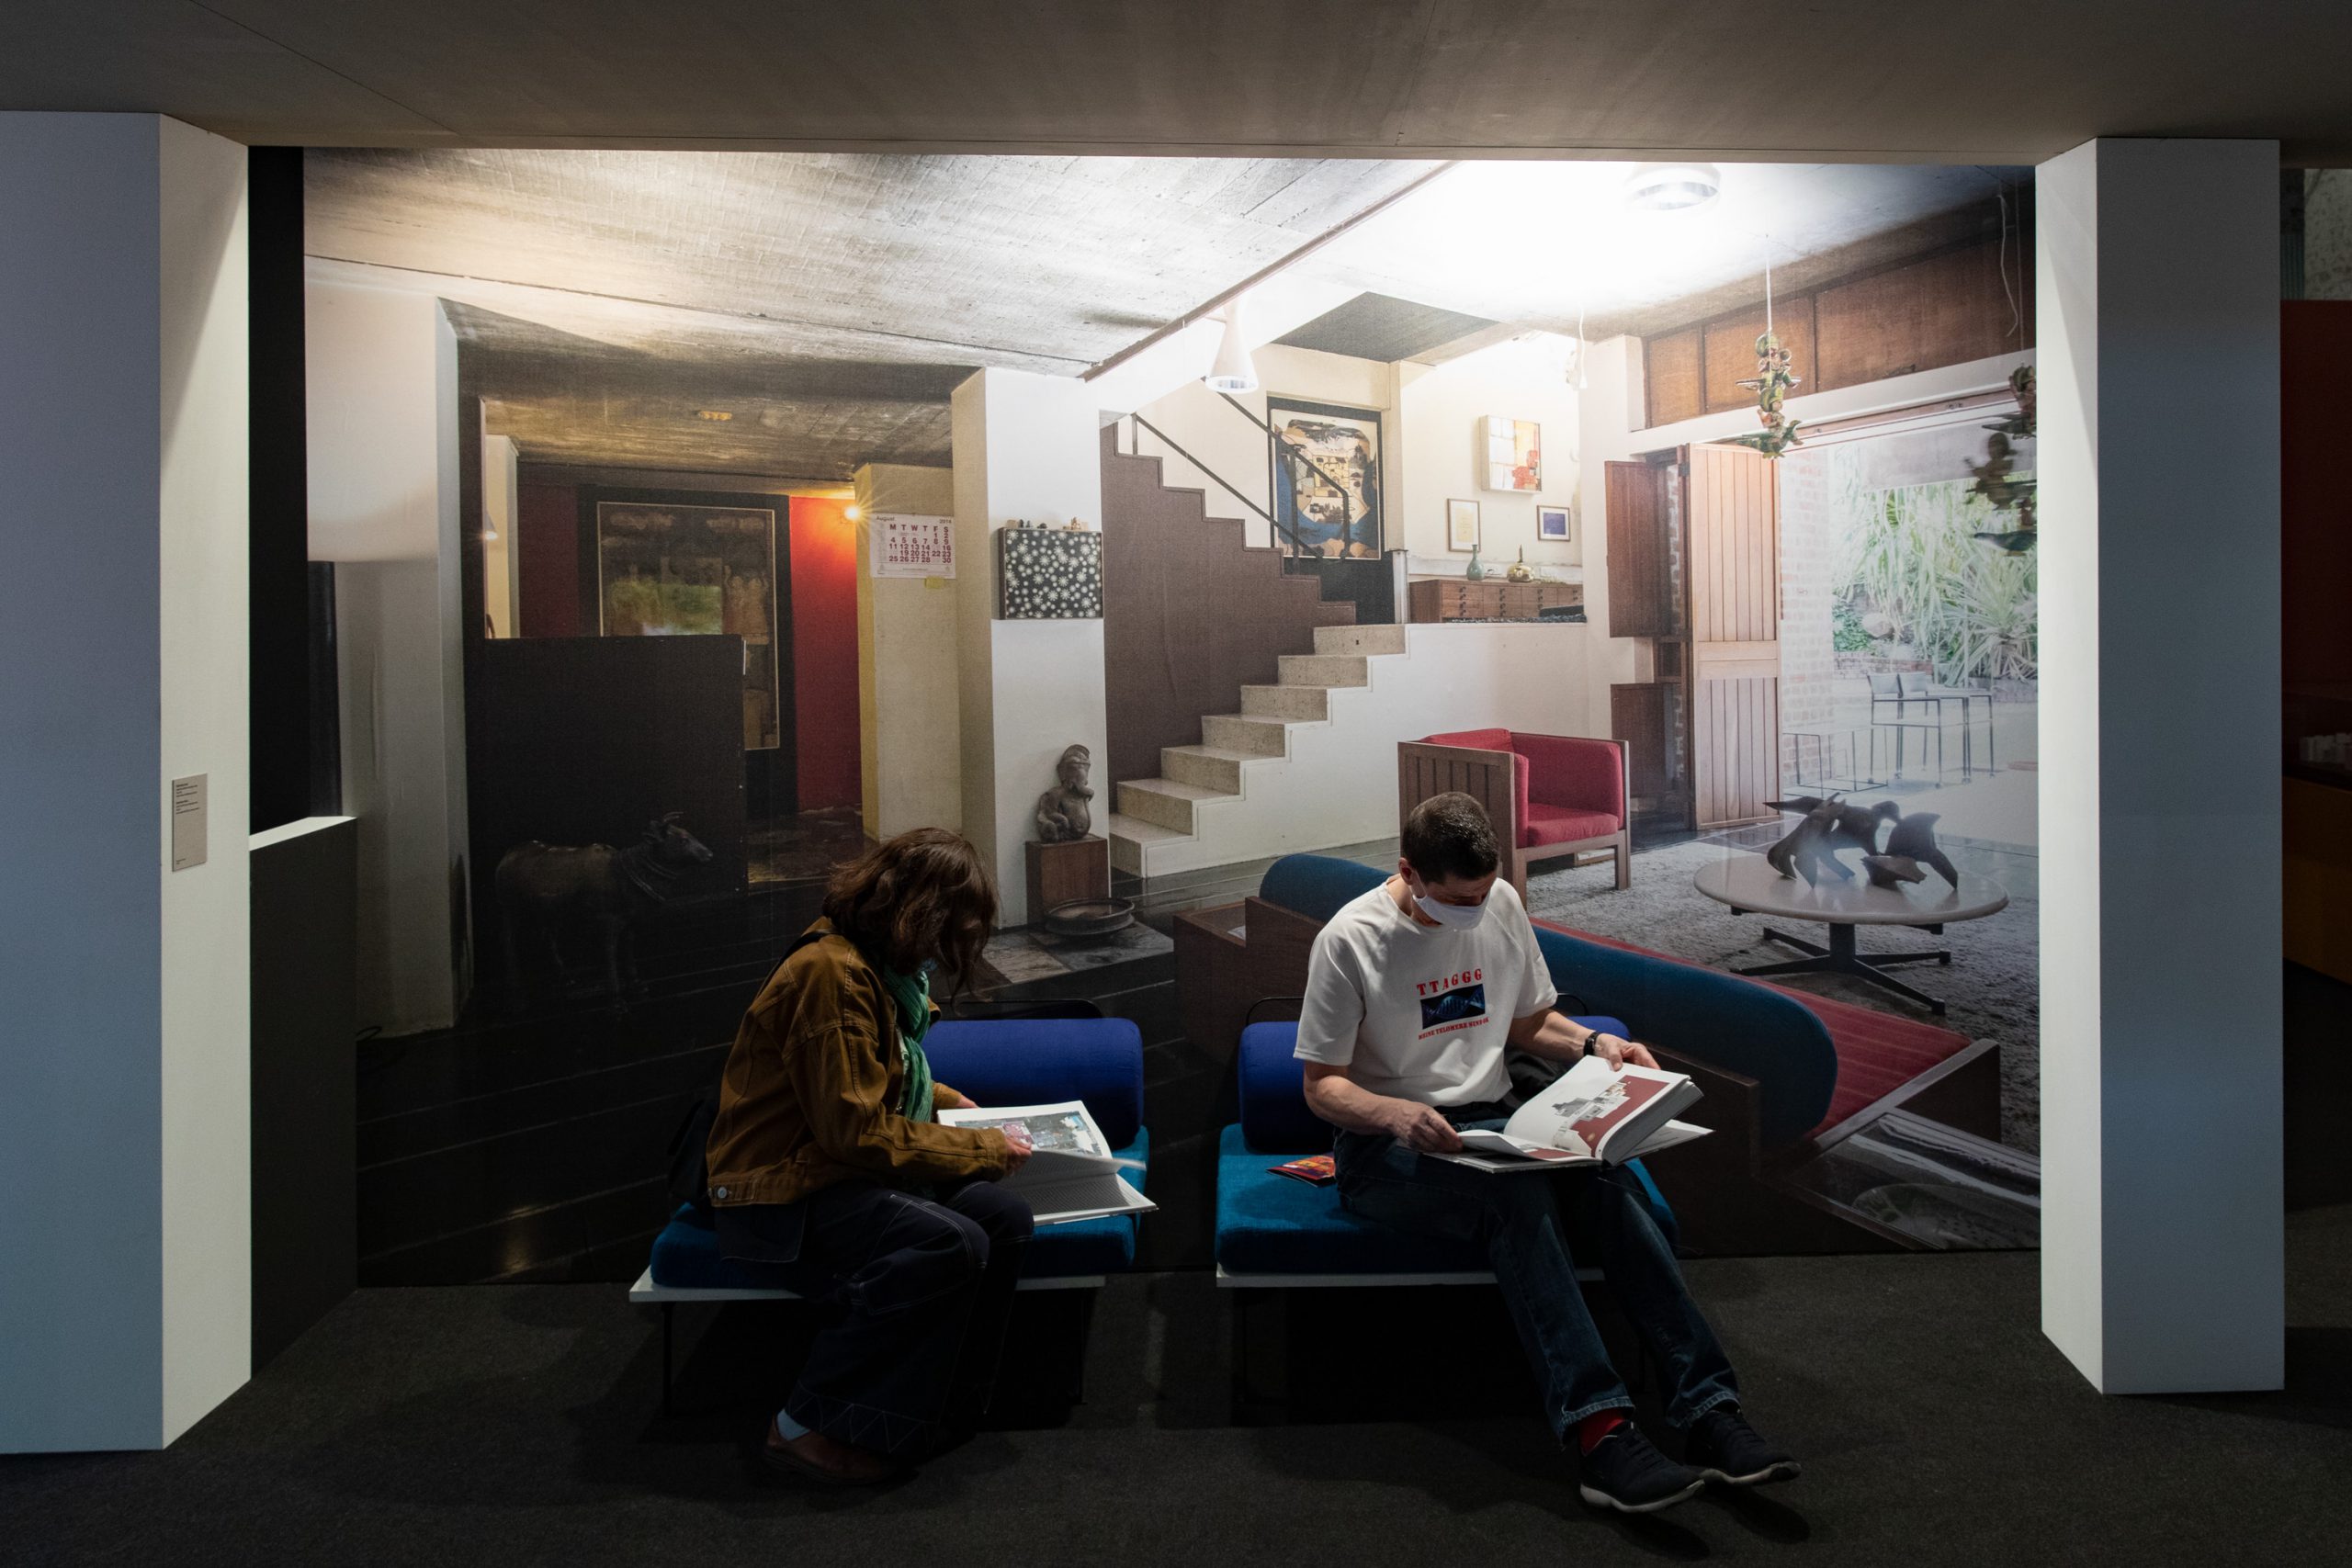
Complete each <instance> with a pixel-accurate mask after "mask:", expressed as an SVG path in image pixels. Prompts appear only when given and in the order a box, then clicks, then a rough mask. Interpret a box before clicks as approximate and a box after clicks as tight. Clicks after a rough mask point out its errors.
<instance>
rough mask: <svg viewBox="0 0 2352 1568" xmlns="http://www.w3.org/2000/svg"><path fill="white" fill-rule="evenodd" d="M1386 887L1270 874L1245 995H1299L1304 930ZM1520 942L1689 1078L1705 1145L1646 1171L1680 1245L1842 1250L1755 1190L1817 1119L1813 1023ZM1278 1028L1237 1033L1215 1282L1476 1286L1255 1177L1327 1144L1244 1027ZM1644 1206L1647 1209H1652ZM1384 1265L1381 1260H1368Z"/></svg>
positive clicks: (1781, 1197) (1755, 988) (1823, 1104)
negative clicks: (1402, 1280)
mask: <svg viewBox="0 0 2352 1568" xmlns="http://www.w3.org/2000/svg"><path fill="white" fill-rule="evenodd" d="M1383 880H1385V872H1383V871H1382V870H1380V869H1378V868H1375V867H1373V866H1368V865H1365V864H1363V863H1360V862H1357V861H1351V860H1342V859H1338V858H1335V857H1332V856H1328V855H1310V854H1298V855H1286V856H1284V857H1283V858H1282V859H1281V860H1278V861H1276V862H1275V863H1273V864H1272V866H1271V867H1269V868H1268V869H1267V871H1266V874H1265V876H1264V878H1263V879H1262V881H1261V885H1260V887H1259V892H1258V895H1257V897H1253V898H1250V900H1248V905H1247V920H1246V928H1247V929H1246V957H1245V960H1244V962H1243V964H1242V965H1241V967H1242V972H1243V980H1242V982H1241V983H1242V984H1243V985H1245V986H1246V987H1247V988H1248V989H1249V990H1250V992H1252V993H1253V996H1254V997H1256V998H1278V997H1288V998H1295V997H1296V996H1297V995H1298V994H1299V992H1300V991H1302V990H1303V989H1304V988H1305V982H1306V953H1307V952H1308V950H1309V948H1311V946H1312V945H1313V942H1314V938H1315V934H1316V933H1317V931H1321V930H1322V928H1323V925H1324V922H1325V921H1327V920H1329V919H1330V917H1331V916H1332V915H1333V914H1334V913H1336V912H1337V911H1338V910H1339V909H1340V907H1341V906H1342V905H1344V904H1346V903H1347V902H1349V901H1350V900H1351V899H1352V898H1355V897H1358V896H1360V895H1361V894H1363V893H1364V892H1366V891H1367V890H1369V889H1370V888H1373V887H1374V886H1378V885H1379V884H1380V883H1381V882H1382V881H1383ZM1535 935H1536V942H1537V944H1538V946H1539V947H1540V948H1541V949H1542V951H1543V953H1544V960H1545V962H1546V963H1547V964H1548V965H1549V966H1550V969H1551V974H1552V981H1553V984H1554V985H1555V987H1558V989H1559V991H1560V996H1561V1001H1560V1008H1561V1010H1562V1011H1564V1012H1566V1013H1567V1014H1569V1015H1570V1016H1571V1017H1575V1018H1577V1020H1578V1021H1581V1022H1587V1023H1592V1024H1598V1025H1600V1026H1601V1027H1606V1028H1609V1029H1610V1031H1611V1032H1612V1033H1619V1034H1625V1035H1629V1036H1631V1037H1633V1038H1634V1039H1638V1040H1640V1041H1642V1042H1644V1043H1646V1044H1647V1045H1649V1046H1650V1048H1651V1049H1652V1050H1653V1051H1655V1052H1657V1055H1658V1057H1659V1060H1660V1062H1661V1064H1662V1065H1664V1066H1668V1067H1670V1068H1672V1069H1673V1070H1675V1071H1678V1072H1685V1073H1689V1074H1690V1075H1691V1077H1692V1078H1693V1079H1695V1080H1696V1081H1697V1082H1698V1083H1699V1085H1700V1087H1701V1088H1702V1089H1703V1090H1704V1091H1705V1094H1706V1100H1704V1101H1703V1102H1702V1107H1701V1109H1700V1111H1698V1112H1696V1114H1695V1119H1696V1120H1698V1121H1700V1122H1702V1123H1703V1124H1704V1125H1706V1126H1708V1127H1710V1128H1713V1131H1714V1135H1713V1136H1712V1137H1709V1138H1705V1139H1702V1140H1701V1141H1699V1142H1698V1143H1695V1144H1691V1145H1686V1146H1684V1147H1683V1148H1680V1149H1677V1150H1676V1151H1674V1153H1673V1154H1672V1155H1671V1156H1668V1157H1667V1158H1666V1159H1665V1160H1664V1161H1662V1162H1661V1164H1662V1166H1663V1170H1662V1172H1661V1173H1658V1174H1659V1175H1660V1179H1662V1180H1663V1182H1664V1185H1665V1189H1666V1191H1667V1192H1668V1193H1669V1194H1671V1195H1672V1197H1673V1200H1674V1201H1673V1206H1672V1207H1673V1215H1674V1221H1675V1224H1676V1226H1677V1229H1678V1231H1679V1236H1680V1238H1681V1239H1682V1240H1683V1241H1685V1242H1686V1243H1689V1244H1691V1245H1692V1246H1693V1247H1697V1248H1698V1249H1699V1250H1702V1251H1709V1252H1715V1251H1758V1250H1787V1251H1808V1250H1822V1249H1829V1250H1847V1249H1850V1247H1852V1245H1853V1239H1854V1238H1853V1235H1852V1233H1851V1232H1850V1229H1849V1227H1846V1226H1843V1225H1841V1224H1839V1223H1838V1221H1837V1220H1836V1219H1835V1218H1834V1217H1832V1216H1830V1215H1829V1214H1827V1213H1824V1212H1822V1211H1819V1210H1816V1209H1812V1208H1810V1207H1808V1206H1807V1205H1805V1204H1804V1203H1803V1202H1802V1201H1798V1200H1794V1199H1792V1198H1790V1197H1789V1196H1787V1195H1786V1194H1783V1193H1780V1192H1778V1191H1777V1190H1768V1189H1766V1188H1765V1187H1764V1186H1763V1185H1762V1184H1760V1183H1759V1182H1758V1174H1759V1173H1760V1172H1762V1171H1764V1170H1765V1169H1766V1168H1767V1167H1768V1165H1769V1164H1770V1158H1771V1157H1772V1156H1773V1154H1774V1152H1775V1151H1782V1150H1788V1149H1791V1148H1792V1147H1801V1146H1803V1145H1804V1139H1805V1138H1806V1136H1807V1134H1809V1133H1810V1132H1811V1131H1812V1130H1813V1129H1814V1128H1815V1127H1816V1126H1817V1125H1818V1124H1819V1123H1820V1122H1821V1120H1822V1118H1823V1116H1824V1115H1825V1113H1826V1111H1827V1110H1828V1107H1829V1103H1830V1100H1831V1097H1832V1095H1833V1092H1834V1091H1835V1089H1836V1087H1837V1082H1838V1055H1837V1052H1836V1050H1835V1048H1834V1047H1833V1046H1832V1044H1831V1043H1830V1038H1829V1033H1828V1031H1827V1029H1826V1028H1825V1027H1824V1025H1823V1023H1822V1021H1821V1020H1820V1019H1819V1018H1817V1017H1815V1015H1814V1014H1813V1013H1812V1012H1811V1011H1809V1010H1806V1009H1805V1008H1804V1006H1803V1005H1801V1004H1800V1003H1799V1002H1797V1001H1796V1000H1795V999H1794V998H1791V997H1789V996H1786V995H1784V994H1782V993H1781V992H1779V991H1776V990H1773V989H1771V988H1770V987H1765V986H1761V985H1758V984H1757V983H1756V982H1754V981H1751V980H1744V979H1742V978H1740V977H1739V976H1735V975H1726V974H1724V973H1722V972H1721V971H1718V970H1713V969H1708V968H1705V967H1703V966H1701V965H1698V964H1685V963H1680V962H1678V961H1676V960H1673V959H1669V958H1664V957H1661V956H1658V955H1657V954H1654V953H1642V952H1638V951H1635V950H1634V949H1630V948H1624V947H1619V946H1615V945H1612V944H1610V943H1608V942H1596V941H1590V940H1587V939H1585V938H1582V937H1577V936H1572V935H1570V934H1568V933H1566V932H1565V931H1553V930H1549V929H1547V928H1545V927H1544V926H1543V925H1541V924H1539V925H1538V926H1537V927H1536V931H1535ZM1244 1005H1247V1004H1244ZM1282 1027H1283V1026H1279V1025H1272V1024H1252V1025H1250V1027H1249V1028H1246V1029H1244V1030H1242V1032H1241V1039H1240V1043H1239V1046H1238V1055H1239V1061H1238V1077H1239V1083H1240V1093H1241V1120H1240V1122H1238V1123H1237V1124H1236V1125H1234V1126H1231V1127H1228V1128H1227V1129H1225V1132H1224V1134H1223V1139H1222V1142H1221V1144H1220V1148H1219V1161H1218V1178H1219V1186H1218V1196H1217V1231H1216V1240H1217V1261H1218V1267H1219V1269H1220V1276H1221V1278H1223V1279H1225V1280H1227V1282H1228V1283H1237V1284H1238V1283H1249V1282H1257V1281H1260V1280H1263V1281H1265V1282H1270V1283H1271V1282H1274V1281H1276V1280H1285V1279H1286V1277H1288V1276H1309V1277H1316V1278H1320V1277H1322V1276H1326V1275H1334V1274H1336V1275H1340V1276H1343V1277H1344V1276H1350V1275H1354V1274H1360V1273H1367V1272H1379V1271H1381V1269H1382V1268H1384V1267H1385V1269H1386V1271H1387V1272H1389V1273H1392V1274H1398V1275H1413V1276H1419V1275H1430V1274H1437V1275H1453V1274H1460V1273H1464V1272H1469V1271H1472V1270H1476V1271H1477V1274H1476V1276H1475V1277H1483V1269H1484V1265H1483V1263H1476V1264H1473V1263H1468V1262H1465V1261H1464V1259H1463V1258H1462V1257H1460V1256H1459V1255H1458V1254H1457V1255H1456V1256H1454V1257H1453V1258H1444V1257H1443V1256H1442V1252H1432V1251H1431V1250H1430V1249H1429V1248H1427V1247H1424V1246H1423V1245H1422V1244H1419V1243H1415V1242H1410V1241H1408V1239H1407V1238H1404V1237H1379V1238H1366V1237H1362V1236H1359V1235H1356V1234H1355V1227H1354V1226H1353V1222H1351V1221H1349V1220H1348V1219H1347V1217H1346V1216H1345V1215H1343V1214H1339V1213H1337V1210H1338V1200H1337V1197H1336V1195H1335V1194H1334V1193H1333V1192H1332V1191H1331V1190H1330V1189H1329V1188H1323V1189H1317V1188H1311V1187H1308V1186H1307V1185H1306V1184H1305V1183H1303V1182H1298V1181H1294V1180H1292V1179H1289V1178H1286V1177H1279V1176H1272V1175H1269V1174H1267V1173H1266V1168H1267V1167H1268V1166H1271V1165H1274V1164H1277V1163H1279V1162H1280V1161H1281V1160H1282V1159H1283V1158H1287V1157H1295V1156H1296V1155H1299V1154H1306V1153H1314V1152H1319V1151H1320V1150H1322V1149H1325V1148H1328V1147H1329V1129H1328V1128H1323V1127H1322V1126H1321V1123H1320V1122H1316V1121H1315V1119H1314V1118H1313V1117H1312V1115H1311V1114H1310V1113H1309V1112H1307V1111H1306V1104H1305V1100H1304V1099H1303V1098H1301V1090H1300V1088H1299V1084H1300V1081H1301V1080H1300V1077H1299V1069H1298V1065H1297V1064H1296V1063H1295V1062H1289V1061H1287V1056H1288V1046H1287V1043H1286V1040H1287V1037H1286V1036H1285V1035H1282V1034H1277V1033H1272V1032H1261V1031H1272V1030H1278V1029H1281V1028H1282ZM1647 1179H1649V1178H1648V1176H1646V1175H1645V1180H1647ZM1652 1190H1653V1191H1656V1190H1657V1189H1656V1187H1655V1186H1653V1189H1652ZM1657 1203H1658V1206H1659V1209H1660V1210H1661V1212H1663V1211H1664V1210H1665V1209H1666V1207H1667V1205H1666V1202H1665V1199H1664V1198H1663V1197H1660V1198H1659V1199H1658V1200H1657ZM1382 1241H1385V1243H1386V1247H1387V1250H1386V1251H1385V1253H1383V1252H1382V1251H1381V1250H1380V1243H1381V1242H1382ZM1384 1257H1385V1259H1386V1262H1385V1265H1383V1264H1381V1263H1379V1262H1377V1261H1375V1259H1378V1258H1384ZM1285 1258H1292V1259H1295V1263H1286V1262H1285V1261H1284V1259H1285Z"/></svg>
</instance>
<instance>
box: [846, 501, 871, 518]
mask: <svg viewBox="0 0 2352 1568" xmlns="http://www.w3.org/2000/svg"><path fill="white" fill-rule="evenodd" d="M842 518H843V519H844V520H846V521H848V522H851V523H863V522H865V508H864V507H863V506H860V505H859V504H858V503H857V502H854V501H853V502H850V503H849V504H848V505H847V506H844V507H842Z"/></svg>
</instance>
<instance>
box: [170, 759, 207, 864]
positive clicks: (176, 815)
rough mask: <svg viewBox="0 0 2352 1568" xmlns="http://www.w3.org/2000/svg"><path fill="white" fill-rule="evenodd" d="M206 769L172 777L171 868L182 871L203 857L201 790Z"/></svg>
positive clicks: (202, 799)
mask: <svg viewBox="0 0 2352 1568" xmlns="http://www.w3.org/2000/svg"><path fill="white" fill-rule="evenodd" d="M211 776H212V775H211V774H209V773H190V774H189V775H188V776H187V777H186V778H184V779H174V780H173V781H172V869H173V870H174V871H186V870H187V868H188V867H190V866H192V865H202V864H203V863H204V860H205V854H206V847H205V815H206V813H205V799H204V797H205V793H206V784H207V781H209V779H210V778H211Z"/></svg>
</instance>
